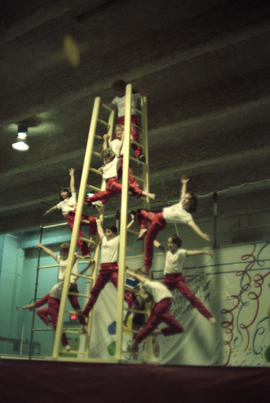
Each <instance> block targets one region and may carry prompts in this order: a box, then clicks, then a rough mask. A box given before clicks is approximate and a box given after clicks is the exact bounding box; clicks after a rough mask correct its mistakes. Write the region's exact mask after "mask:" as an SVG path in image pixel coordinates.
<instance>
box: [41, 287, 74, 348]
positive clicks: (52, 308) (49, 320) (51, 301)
mask: <svg viewBox="0 0 270 403" xmlns="http://www.w3.org/2000/svg"><path fill="white" fill-rule="evenodd" d="M44 304H48V306H47V307H46V308H41V309H39V310H38V311H37V315H38V316H39V317H40V319H41V320H42V321H43V322H44V323H45V324H46V325H47V326H48V325H49V324H52V326H53V329H56V326H57V319H58V312H59V307H60V301H59V299H56V298H53V297H51V296H50V295H49V294H46V295H45V296H44V297H42V298H41V299H39V300H37V301H35V303H34V306H35V308H37V307H39V306H41V305H44ZM61 342H62V345H63V346H66V345H67V344H68V340H67V336H66V334H65V333H62V338H61Z"/></svg>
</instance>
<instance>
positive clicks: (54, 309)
mask: <svg viewBox="0 0 270 403" xmlns="http://www.w3.org/2000/svg"><path fill="white" fill-rule="evenodd" d="M37 247H38V248H41V249H42V250H43V251H44V252H46V253H47V254H48V255H50V256H52V257H53V258H54V259H55V260H56V261H57V263H58V264H59V274H58V282H57V283H56V284H55V285H54V286H53V287H52V288H51V290H50V291H49V293H48V294H46V295H45V296H44V297H42V298H40V299H39V300H37V301H35V302H34V303H32V304H28V305H24V306H23V307H22V309H23V310H25V309H28V310H33V309H35V308H38V307H40V306H42V305H45V304H48V306H47V307H46V308H42V309H39V310H38V311H37V315H38V316H39V317H40V319H41V320H42V321H43V322H44V323H45V324H46V325H47V326H50V325H52V327H53V329H56V326H57V319H58V313H59V307H60V300H61V294H62V290H63V285H64V277H65V271H66V267H67V257H68V252H69V243H68V242H65V243H63V244H61V245H60V248H59V249H60V256H58V255H56V254H55V253H54V252H53V251H52V250H51V249H50V248H47V247H46V246H44V245H42V244H41V243H40V242H38V244H37ZM93 263H94V261H93V260H91V261H90V262H89V263H88V265H87V266H86V267H85V268H84V269H83V270H82V271H81V272H80V274H83V273H84V272H85V271H87V270H88V268H89V267H90V265H91V264H93ZM77 273H78V258H77V257H75V261H74V264H73V267H72V271H71V278H70V282H71V284H70V288H69V291H70V292H76V293H78V292H79V291H78V286H77V283H76V281H77V277H76V276H75V275H76V274H77ZM72 274H73V275H72ZM68 299H69V302H70V304H71V306H72V308H73V309H75V310H76V311H77V312H78V311H80V309H81V307H80V304H79V301H78V297H77V296H76V295H68ZM78 319H79V321H80V323H81V325H83V326H84V325H85V324H86V322H85V319H84V318H83V317H81V316H78ZM61 341H62V345H63V346H64V348H65V350H66V351H69V350H70V346H69V344H68V340H67V337H66V335H65V333H63V334H62V338H61Z"/></svg>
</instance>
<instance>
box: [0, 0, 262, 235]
mask: <svg viewBox="0 0 270 403" xmlns="http://www.w3.org/2000/svg"><path fill="white" fill-rule="evenodd" d="M0 4H1V6H0V7H1V9H0V58H1V62H0V75H1V91H0V97H1V109H0V133H1V136H0V153H1V162H0V164H1V173H0V186H1V196H0V200H1V204H0V232H2V233H3V232H12V231H21V230H24V229H31V228H34V227H38V226H39V224H40V222H41V218H42V212H43V211H44V210H46V209H47V208H48V207H50V206H52V205H53V204H55V203H56V202H57V201H58V189H59V187H60V186H61V185H68V168H69V167H75V168H76V182H77V184H78V183H79V180H80V173H81V167H82V161H83V157H84V149H85V145H86V141H87V134H88V127H89V121H90V116H91V111H92V106H93V102H94V98H95V97H96V96H101V98H102V100H103V101H104V102H107V103H109V102H110V101H111V100H112V98H113V96H114V94H113V91H112V88H111V87H112V83H113V82H114V81H115V80H117V79H119V78H122V79H124V80H125V81H126V82H132V83H134V84H135V85H136V86H137V87H143V88H145V89H147V90H148V92H149V96H148V111H149V115H148V120H149V146H150V183H151V191H153V192H156V194H157V201H156V202H155V203H154V207H155V206H158V205H164V204H166V203H167V202H168V201H172V200H175V199H176V198H177V197H178V196H179V185H180V181H179V180H180V176H181V174H182V173H186V174H187V175H190V176H191V178H192V181H191V183H190V188H191V189H192V190H193V191H195V192H197V193H199V194H201V195H206V194H211V193H212V192H214V191H218V192H220V197H221V200H222V203H221V213H222V214H224V215H226V214H229V212H231V211H234V212H235V213H236V214H237V212H238V211H239V213H240V212H243V211H250V210H258V209H266V208H268V205H269V202H268V200H269V197H270V187H269V182H268V178H269V155H270V136H269V133H268V130H269V129H268V128H269V123H270V113H269V111H270V87H269V85H270V70H269V66H270V51H269V50H270V45H269V43H270V5H269V2H263V1H249V0H245V1H242V0H238V1H237V0H235V1H233V0H208V1H202V0H171V1H165V0H155V1H154V0H147V1H145V0H144V1H142V0H136V1H135V0H115V1H113V0H107V1H106V0H76V1H73V0H65V1H64V0H39V1H36V0H24V1H22V0H17V1H14V0H8V1H7V0H6V1H3V0H2V2H1V3H0ZM65 35H71V36H72V37H73V38H74V40H75V41H76V42H77V44H78V46H79V49H80V64H79V66H78V67H77V68H74V67H73V66H72V65H71V64H70V63H69V62H68V61H67V59H66V58H65V55H64V52H63V39H64V37H65ZM19 123H24V124H27V125H28V127H29V130H28V133H29V136H28V140H29V144H30V150H29V151H27V152H18V151H15V150H13V149H12V147H11V145H12V143H13V142H14V141H15V139H16V130H17V125H18V124H19ZM243 184H247V185H246V186H240V185H243ZM204 200H206V199H204ZM118 202H119V199H116V200H114V201H113V200H112V201H110V202H109V203H108V205H107V212H108V214H113V211H114V210H115V209H116V208H117V204H118ZM137 204H138V201H137V200H135V199H134V198H132V199H131V200H130V205H131V206H133V205H137ZM209 215H211V199H210V198H208V199H207V201H203V200H202V208H201V210H199V212H198V216H199V217H206V216H209ZM59 221H61V217H60V215H59V213H58V214H57V213H55V214H52V215H51V216H48V218H47V221H46V222H48V223H50V222H59Z"/></svg>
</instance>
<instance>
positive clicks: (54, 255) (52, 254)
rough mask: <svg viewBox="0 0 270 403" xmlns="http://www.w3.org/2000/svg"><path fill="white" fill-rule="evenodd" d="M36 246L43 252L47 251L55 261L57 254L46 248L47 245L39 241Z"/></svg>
mask: <svg viewBox="0 0 270 403" xmlns="http://www.w3.org/2000/svg"><path fill="white" fill-rule="evenodd" d="M36 247H37V248H40V249H42V250H43V251H44V252H45V253H47V255H50V256H51V257H52V258H53V259H54V260H56V261H57V255H56V254H55V253H54V251H53V250H51V249H50V248H47V246H44V245H42V243H40V242H38V243H37V246H36Z"/></svg>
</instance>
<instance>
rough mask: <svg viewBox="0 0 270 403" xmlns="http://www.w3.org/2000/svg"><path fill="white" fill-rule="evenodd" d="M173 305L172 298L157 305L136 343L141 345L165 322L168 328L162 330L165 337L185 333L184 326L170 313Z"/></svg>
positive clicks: (165, 299)
mask: <svg viewBox="0 0 270 403" xmlns="http://www.w3.org/2000/svg"><path fill="white" fill-rule="evenodd" d="M171 304H172V299H171V298H164V299H162V300H161V301H160V302H158V303H156V304H155V305H154V307H153V309H152V311H151V313H150V316H149V318H148V320H147V322H146V324H145V326H144V328H143V329H142V330H141V331H140V332H139V333H138V334H137V335H136V337H135V339H134V340H135V341H136V342H137V343H140V342H141V341H142V340H144V339H145V338H146V337H147V336H148V335H149V334H151V333H152V332H153V330H154V329H156V327H157V326H158V325H159V324H160V323H161V322H165V323H166V324H167V325H168V327H165V328H164V329H162V330H161V331H162V334H163V335H164V336H169V335H172V334H176V333H182V332H183V331H184V328H183V326H182V325H181V323H179V322H178V321H177V320H176V319H175V318H174V317H173V316H172V315H171V314H170V313H169V311H170V307H171Z"/></svg>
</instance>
